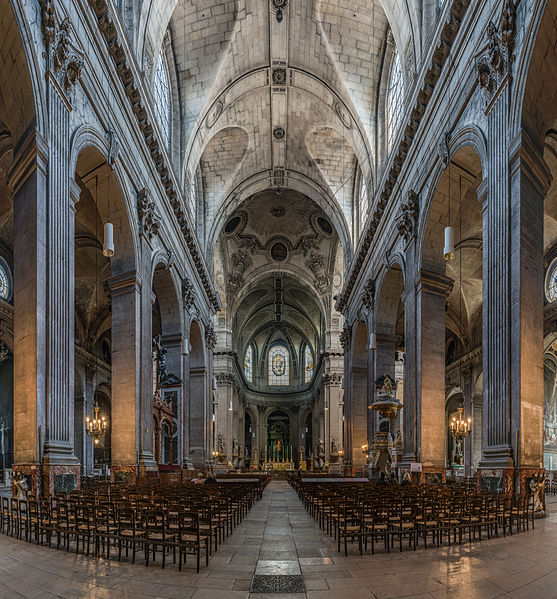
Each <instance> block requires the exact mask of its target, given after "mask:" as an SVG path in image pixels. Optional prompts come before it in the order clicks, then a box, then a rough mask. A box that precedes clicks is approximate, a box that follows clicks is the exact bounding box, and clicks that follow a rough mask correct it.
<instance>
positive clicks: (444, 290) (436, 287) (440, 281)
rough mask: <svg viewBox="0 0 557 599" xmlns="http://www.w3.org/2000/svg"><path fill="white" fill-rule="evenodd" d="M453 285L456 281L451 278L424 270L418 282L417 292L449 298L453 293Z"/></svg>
mask: <svg viewBox="0 0 557 599" xmlns="http://www.w3.org/2000/svg"><path fill="white" fill-rule="evenodd" d="M453 285H454V281H453V279H451V278H450V277H447V276H445V275H442V274H440V273H436V272H432V271H430V270H424V269H422V270H420V273H419V279H418V280H417V282H416V290H417V291H418V292H422V291H425V292H427V293H432V294H434V295H441V296H443V297H447V296H448V295H449V294H450V293H451V291H452V289H453Z"/></svg>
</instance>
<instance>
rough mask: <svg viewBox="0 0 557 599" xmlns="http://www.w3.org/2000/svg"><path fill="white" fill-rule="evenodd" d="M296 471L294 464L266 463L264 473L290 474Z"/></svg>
mask: <svg viewBox="0 0 557 599" xmlns="http://www.w3.org/2000/svg"><path fill="white" fill-rule="evenodd" d="M291 470H294V462H264V463H263V471H264V472H289V471H291Z"/></svg>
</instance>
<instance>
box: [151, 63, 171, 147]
mask: <svg viewBox="0 0 557 599" xmlns="http://www.w3.org/2000/svg"><path fill="white" fill-rule="evenodd" d="M154 92H155V114H156V116H157V121H158V123H159V129H160V131H161V133H162V136H163V140H164V143H165V144H166V145H167V146H168V145H169V143H170V85H169V82H168V69H167V66H166V59H165V57H164V56H163V52H160V53H159V57H158V58H157V68H156V70H155V89H154Z"/></svg>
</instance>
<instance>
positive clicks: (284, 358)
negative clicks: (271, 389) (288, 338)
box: [268, 345, 290, 385]
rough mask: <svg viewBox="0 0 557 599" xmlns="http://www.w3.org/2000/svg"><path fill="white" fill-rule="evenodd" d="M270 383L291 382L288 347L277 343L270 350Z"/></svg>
mask: <svg viewBox="0 0 557 599" xmlns="http://www.w3.org/2000/svg"><path fill="white" fill-rule="evenodd" d="M268 372H269V385H289V384H290V364H289V354H288V349H287V348H286V347H285V346H284V345H275V346H273V347H271V349H270V350H269V371H268Z"/></svg>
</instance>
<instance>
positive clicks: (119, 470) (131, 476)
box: [110, 464, 137, 485]
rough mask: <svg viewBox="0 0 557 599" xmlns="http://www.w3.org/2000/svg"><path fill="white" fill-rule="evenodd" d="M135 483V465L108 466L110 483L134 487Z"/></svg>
mask: <svg viewBox="0 0 557 599" xmlns="http://www.w3.org/2000/svg"><path fill="white" fill-rule="evenodd" d="M136 481H137V465H136V464H130V465H125V464H119V465H117V466H114V465H112V466H110V482H112V483H116V484H118V483H120V484H124V485H135V483H136Z"/></svg>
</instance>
